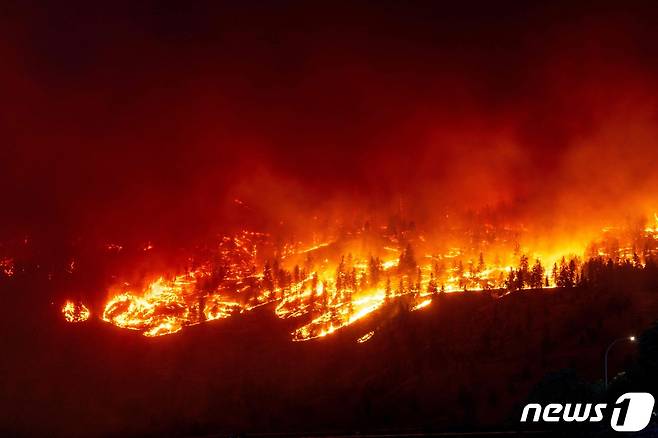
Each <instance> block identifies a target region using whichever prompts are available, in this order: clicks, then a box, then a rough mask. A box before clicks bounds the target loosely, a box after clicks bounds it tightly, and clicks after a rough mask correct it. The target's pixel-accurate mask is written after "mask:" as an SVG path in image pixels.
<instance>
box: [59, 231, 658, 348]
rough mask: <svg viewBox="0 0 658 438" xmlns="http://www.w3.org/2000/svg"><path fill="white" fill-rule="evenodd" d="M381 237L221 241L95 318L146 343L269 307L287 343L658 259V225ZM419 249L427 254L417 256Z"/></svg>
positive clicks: (251, 236)
mask: <svg viewBox="0 0 658 438" xmlns="http://www.w3.org/2000/svg"><path fill="white" fill-rule="evenodd" d="M380 230H381V231H378V233H380V235H378V237H377V238H378V239H379V241H380V242H381V243H380V244H379V247H377V246H372V247H370V248H368V249H367V251H366V250H364V249H363V248H364V244H363V241H365V240H364V239H371V240H372V235H370V237H368V236H367V235H366V234H365V233H366V232H365V231H362V230H357V231H354V232H352V233H350V234H349V235H348V237H347V238H345V237H343V238H342V240H341V238H338V237H334V238H332V239H330V240H327V241H324V242H322V241H321V242H317V241H315V242H312V243H310V244H304V243H303V242H301V241H299V242H295V243H283V244H282V245H280V246H278V247H277V246H276V245H274V244H273V241H274V239H272V237H271V236H270V235H269V234H267V233H258V232H253V231H247V230H245V231H242V232H240V233H238V234H236V235H234V236H224V237H221V238H220V240H219V246H218V248H217V249H216V251H215V253H216V255H215V256H213V257H212V260H210V259H209V260H205V261H202V262H194V263H192V265H193V268H188V269H186V272H184V273H182V274H177V275H160V276H158V277H156V278H155V279H153V280H150V281H148V282H146V283H145V286H143V287H139V286H136V285H129V284H127V283H126V284H121V285H118V286H117V287H115V288H113V291H112V293H111V295H110V298H109V300H108V301H107V303H106V304H105V306H104V309H103V311H102V316H101V318H102V319H103V320H104V321H106V322H109V323H111V324H113V325H115V326H117V327H121V328H125V329H130V330H136V331H139V332H141V333H142V334H143V335H144V336H149V337H152V336H161V335H167V334H172V333H176V332H178V331H180V330H182V329H183V328H184V327H187V326H192V325H196V324H200V323H203V322H208V321H213V320H218V319H224V318H229V317H231V316H232V315H235V314H238V313H244V312H248V311H250V310H252V309H255V308H257V307H261V306H264V305H268V304H271V305H272V306H273V309H274V312H275V314H276V315H277V316H278V317H279V318H282V319H295V320H296V321H299V325H298V327H297V328H296V329H295V330H293V331H292V332H291V338H292V340H293V341H307V340H311V339H316V338H322V337H324V336H327V335H330V334H332V333H335V332H336V331H337V330H340V329H341V328H343V327H346V326H348V325H350V324H353V323H355V322H356V321H359V320H361V319H363V318H366V317H368V316H369V315H370V314H371V313H372V312H373V311H375V310H377V309H379V308H381V307H382V306H384V305H385V304H387V303H389V302H393V301H394V300H399V299H403V300H404V302H405V303H407V305H408V309H409V310H411V311H416V310H420V309H423V308H426V307H428V306H429V305H430V304H431V303H432V301H433V300H432V299H433V297H434V296H435V295H437V294H439V293H443V292H445V293H456V292H461V291H487V292H488V293H493V294H495V295H496V296H498V297H502V296H505V295H506V294H507V293H509V292H510V291H512V290H519V289H534V288H554V287H556V286H560V285H561V284H560V281H559V280H558V277H559V276H560V272H561V271H564V270H565V269H567V264H568V263H575V266H577V267H578V266H581V264H582V262H583V261H584V260H587V259H588V258H591V257H603V258H609V259H613V260H627V261H628V262H629V263H634V264H644V263H645V261H646V260H647V259H648V258H649V257H654V256H656V255H658V231H657V230H658V220H656V223H655V224H653V225H647V226H643V227H642V228H641V229H640V231H637V233H636V235H635V236H632V238H624V237H623V236H626V235H627V234H628V231H627V230H625V229H617V228H615V227H606V228H605V229H603V230H602V231H601V233H600V234H599V237H598V238H597V239H593V240H590V241H588V240H585V239H584V238H582V239H580V240H579V239H578V238H576V237H575V236H574V238H572V239H571V240H569V239H561V240H560V239H557V240H555V239H554V240H553V241H551V242H550V244H547V243H545V242H544V243H541V242H539V243H540V244H535V246H534V247H533V246H531V245H529V244H526V245H522V244H520V243H519V242H518V240H517V239H518V236H519V231H517V230H514V229H510V228H503V229H502V230H497V232H496V233H494V232H493V231H494V228H493V226H486V227H485V230H489V231H487V232H491V233H492V235H495V238H490V237H488V236H487V235H484V236H483V237H481V238H482V239H483V240H482V242H479V243H478V245H477V246H475V247H472V246H471V247H470V248H469V247H466V246H459V245H457V243H458V242H456V241H455V242H448V243H447V244H445V243H444V244H443V245H442V249H441V245H439V244H433V243H432V242H433V240H432V239H431V238H430V237H427V236H426V235H418V236H416V237H414V235H413V233H412V232H411V231H410V232H408V233H407V234H406V235H403V237H404V238H405V240H407V242H408V243H406V244H401V243H400V238H399V236H396V235H392V234H390V233H389V234H387V233H386V228H383V229H381V228H380ZM411 242H413V243H414V245H411ZM588 242H589V243H588ZM414 247H415V248H417V249H414ZM638 248H642V250H641V251H639V250H638ZM418 250H422V251H423V252H424V253H425V254H424V255H422V256H420V255H417V254H416V252H417V251H418ZM373 254H378V255H373ZM189 260H191V261H193V259H189ZM402 297H404V298H402ZM83 308H84V306H83ZM64 311H65V315H79V316H70V317H69V316H67V320H69V321H77V320H84V319H86V318H87V317H88V316H89V315H88V310H87V309H86V308H84V311H78V310H76V307H75V305H74V304H73V303H67V306H65V309H64ZM67 312H68V313H67ZM76 312H77V313H76ZM84 315H86V316H84ZM363 342H365V341H363Z"/></svg>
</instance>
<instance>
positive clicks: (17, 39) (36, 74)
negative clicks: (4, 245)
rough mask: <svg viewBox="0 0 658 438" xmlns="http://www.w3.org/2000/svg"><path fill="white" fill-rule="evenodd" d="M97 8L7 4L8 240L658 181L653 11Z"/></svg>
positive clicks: (546, 195) (3, 221)
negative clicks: (332, 205) (238, 205)
mask: <svg viewBox="0 0 658 438" xmlns="http://www.w3.org/2000/svg"><path fill="white" fill-rule="evenodd" d="M97 3H99V2H78V3H77V4H76V3H72V4H71V3H69V4H68V5H67V6H62V5H61V4H56V3H54V2H53V4H51V5H49V6H45V5H32V6H22V7H19V8H12V7H7V6H3V8H4V9H5V10H4V12H3V13H2V17H3V18H2V19H1V20H2V22H1V23H0V24H1V26H0V29H1V30H0V35H1V36H2V38H0V57H1V59H2V60H3V65H2V69H0V80H1V83H2V85H1V87H2V96H3V98H2V105H3V111H2V115H1V116H0V133H1V135H2V159H1V164H0V171H1V172H2V174H1V176H0V183H2V187H3V192H4V198H5V200H6V202H5V203H4V206H5V208H3V211H2V218H0V226H2V227H3V230H4V231H5V232H15V231H16V230H21V231H23V230H31V232H37V231H35V230H40V231H41V232H44V233H56V234H57V233H60V234H62V235H75V234H79V233H100V234H103V233H108V234H113V233H114V234H121V233H144V232H147V233H151V234H162V235H172V234H177V235H186V234H188V233H192V234H193V233H196V232H199V233H203V232H205V231H207V230H208V229H211V228H213V227H216V226H217V224H221V223H222V221H224V220H227V219H226V218H225V212H226V208H225V205H226V202H227V200H231V199H233V198H235V197H240V198H245V197H246V198H248V201H249V203H250V204H258V203H262V204H263V206H262V209H261V210H260V211H269V210H271V209H274V210H276V208H275V206H281V205H283V206H284V207H285V208H284V210H285V212H284V213H287V214H290V213H291V212H292V211H298V212H304V214H306V213H308V212H310V211H311V210H312V209H313V206H318V205H324V203H327V202H330V201H333V200H336V199H339V200H340V201H337V202H339V203H340V202H343V203H345V204H347V205H350V204H351V203H359V202H360V201H362V200H367V202H368V204H367V205H368V207H369V208H378V207H379V206H381V208H388V207H389V206H390V204H391V203H392V202H393V201H392V200H394V199H398V197H400V196H404V197H405V199H407V202H408V203H410V204H412V205H416V206H419V208H422V209H427V208H428V206H431V205H437V204H438V205H444V204H445V205H448V204H449V205H459V206H462V205H463V206H465V207H475V208H478V207H481V206H484V205H493V206H496V205H499V204H501V203H513V204H514V203H516V204H518V205H522V206H524V207H523V208H524V209H525V208H526V206H527V211H528V212H530V213H528V214H535V213H536V212H537V211H545V210H547V209H551V210H555V209H565V208H571V209H573V208H574V205H583V206H584V207H583V209H585V210H586V211H588V212H591V211H597V212H599V211H600V208H601V204H602V203H603V202H604V200H606V199H610V198H611V197H612V198H615V199H618V198H620V197H621V198H624V199H626V198H628V199H630V198H633V199H632V200H631V201H629V204H628V205H629V208H635V207H637V206H638V205H642V206H644V205H645V203H646V200H647V199H648V198H650V197H651V196H652V195H653V194H654V193H655V192H654V190H655V189H653V187H655V185H654V182H656V180H655V178H656V177H658V171H656V170H654V167H655V165H654V164H652V163H655V161H654V159H655V158H658V157H657V155H658V152H656V150H657V149H658V148H656V146H655V143H654V140H653V138H655V137H654V134H658V129H656V124H655V122H656V106H655V103H656V80H655V79H656V73H657V71H658V64H657V63H658V61H657V60H658V57H657V56H656V55H658V53H656V52H658V48H657V47H656V44H655V41H657V40H658V38H657V37H658V35H657V34H658V31H657V30H656V26H655V18H656V14H655V13H654V11H653V10H652V9H651V2H646V3H633V2H615V3H604V2H594V3H591V4H586V3H585V2H583V3H581V4H578V5H573V4H571V3H572V2H563V3H555V2H550V4H544V5H540V4H539V3H534V2H518V3H516V4H515V3H507V2H502V3H499V2H463V1H462V2H387V1H380V2H368V3H366V2H347V3H342V4H339V3H335V2H327V3H321V2H300V3H292V2H244V3H247V4H239V5H238V4H237V2H194V4H192V5H190V4H188V3H190V2H132V3H138V4H130V3H131V2H128V3H127V4H126V5H120V4H117V3H116V2H108V3H107V4H106V5H100V4H97ZM240 3H242V2H240ZM631 190H632V191H633V192H634V193H637V194H638V197H637V199H635V198H634V197H632V196H627V194H628V192H629V191H631ZM565 193H567V194H566V195H565ZM592 199H594V200H592ZM590 201H591V202H590ZM296 207H297V208H296ZM617 207H618V204H617ZM284 213H282V211H278V210H277V214H278V215H282V214H284Z"/></svg>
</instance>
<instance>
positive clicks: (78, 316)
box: [62, 300, 91, 322]
mask: <svg viewBox="0 0 658 438" xmlns="http://www.w3.org/2000/svg"><path fill="white" fill-rule="evenodd" d="M62 314H63V315H64V319H65V320H66V321H67V322H83V321H86V320H88V319H89V317H90V316H91V312H89V309H88V308H87V306H85V305H84V304H82V303H81V302H79V301H78V302H73V301H70V300H69V301H66V303H64V307H62Z"/></svg>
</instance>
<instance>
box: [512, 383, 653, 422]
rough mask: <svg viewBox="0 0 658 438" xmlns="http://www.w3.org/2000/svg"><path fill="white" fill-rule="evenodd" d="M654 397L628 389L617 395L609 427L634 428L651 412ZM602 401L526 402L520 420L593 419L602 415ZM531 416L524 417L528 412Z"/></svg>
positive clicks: (647, 417)
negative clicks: (624, 392) (544, 404)
mask: <svg viewBox="0 0 658 438" xmlns="http://www.w3.org/2000/svg"><path fill="white" fill-rule="evenodd" d="M653 405H654V399H653V395H651V394H649V393H648V392H628V393H626V394H624V395H622V396H621V397H619V398H618V399H617V401H616V402H615V404H614V406H612V415H611V417H610V427H612V429H613V430H615V431H617V432H638V431H640V430H642V429H644V428H645V427H647V424H649V421H650V420H651V414H652V413H653ZM607 410H608V405H607V404H606V403H573V404H572V403H564V404H563V403H550V404H547V405H546V406H543V407H542V405H540V404H538V403H529V404H527V405H526V406H525V407H524V408H523V413H522V414H521V422H522V423H524V422H527V421H531V422H534V423H536V422H539V421H540V419H541V420H542V421H545V422H547V423H557V422H560V421H564V422H567V423H570V422H574V421H575V422H577V423H582V422H585V421H589V422H592V423H596V422H599V421H603V419H604V418H605V417H606V415H605V414H606V413H607ZM531 412H532V417H530V419H528V417H529V416H530V413H531Z"/></svg>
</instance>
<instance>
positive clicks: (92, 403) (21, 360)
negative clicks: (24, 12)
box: [0, 279, 658, 436]
mask: <svg viewBox="0 0 658 438" xmlns="http://www.w3.org/2000/svg"><path fill="white" fill-rule="evenodd" d="M46 287H47V284H45V283H44V284H29V283H28V282H27V280H26V279H16V280H14V281H8V282H5V283H3V284H2V285H1V286H0V297H2V300H3V301H4V303H3V305H2V309H3V315H2V318H1V323H0V324H2V333H4V335H5V336H3V338H2V340H0V342H2V344H3V345H2V352H3V356H2V359H0V394H2V397H0V432H2V434H3V435H6V436H11V435H55V436H162V435H167V436H239V435H242V436H356V435H358V436H409V435H413V436H494V435H500V436H514V435H518V436H526V435H528V436H534V435H535V434H537V435H543V432H542V431H541V428H538V429H539V430H538V431H536V432H535V431H528V432H523V433H520V432H516V430H522V429H524V427H523V425H521V424H520V423H519V422H518V419H519V416H518V413H519V410H518V409H519V406H520V404H521V403H523V402H524V401H525V400H526V399H527V397H528V396H529V394H530V393H531V391H532V390H533V388H534V387H535V386H536V385H537V383H538V382H539V381H541V380H542V378H543V377H544V376H545V375H546V374H547V373H551V372H555V371H558V370H562V369H565V368H568V369H570V370H572V371H569V373H571V374H569V375H576V376H578V378H582V379H583V380H584V381H587V382H589V383H590V384H592V385H594V386H596V385H597V381H599V384H600V379H601V374H602V362H601V361H602V353H603V350H604V349H605V346H606V345H607V343H608V342H609V341H610V340H611V339H614V338H615V337H619V335H627V334H639V333H641V332H642V331H643V330H645V329H646V328H647V327H650V326H651V324H652V322H653V321H654V319H655V318H656V317H657V316H658V293H655V292H641V293H630V292H628V293H623V294H622V293H619V292H614V293H613V292H601V291H592V290H587V289H570V290H543V291H521V292H515V293H512V294H510V295H507V296H505V297H503V298H500V299H496V298H494V297H493V296H490V295H489V294H486V293H482V292H469V293H458V294H452V295H450V294H448V295H447V296H444V297H437V298H435V300H434V301H433V302H432V304H431V305H430V306H428V307H427V308H424V309H422V310H419V311H415V312H409V311H408V310H406V309H405V308H404V306H403V305H400V304H399V303H392V304H391V305H389V306H387V307H385V308H383V309H381V310H380V311H378V312H376V313H375V314H373V315H371V316H369V317H367V318H365V319H364V320H363V321H360V322H358V323H357V324H354V325H353V326H350V327H347V328H345V329H344V330H341V331H339V332H338V333H336V334H334V335H332V336H329V337H327V338H323V339H320V340H317V341H311V342H301V343H299V342H291V341H290V335H289V333H290V331H291V330H292V329H293V326H294V323H293V322H289V321H282V320H278V319H276V318H275V316H274V315H273V312H271V309H262V310H261V311H254V312H251V313H249V314H246V315H243V316H238V317H233V318H230V319H227V320H220V321H215V322H211V323H207V324H205V325H201V326H195V327H189V328H187V329H185V330H183V331H182V332H181V333H178V334H175V335H171V336H165V337H160V338H144V337H142V336H140V335H139V334H136V333H134V332H130V331H125V330H121V329H117V328H115V327H113V326H110V325H108V324H106V323H103V322H101V321H99V320H98V319H97V318H92V320H90V321H88V322H86V323H82V324H77V325H76V324H67V323H65V322H64V321H63V320H62V319H61V315H60V314H59V312H58V309H57V306H55V305H54V304H51V303H50V302H47V301H40V300H34V298H33V297H34V296H35V292H34V291H35V290H36V291H39V292H38V293H39V294H43V296H47V294H48V291H47V290H46V289H45V288H46ZM40 288H44V289H43V292H42V291H41V289H40ZM370 330H375V335H374V336H373V338H372V339H371V340H369V341H368V342H366V343H363V344H359V343H356V342H355V341H356V339H357V338H359V337H360V336H362V335H363V334H364V333H367V332H368V331H370ZM635 351H636V347H635V346H633V345H630V344H629V345H619V346H618V347H615V351H614V352H613V353H612V354H611V357H610V370H611V375H613V376H614V375H615V374H617V373H618V372H620V371H622V370H623V369H625V368H626V367H628V366H630V365H631V364H632V363H633V361H634V360H635V357H636V353H635ZM508 431H511V432H508ZM595 432H596V433H605V430H604V429H603V430H598V431H595ZM579 433H582V434H589V433H591V431H581V432H579ZM646 433H649V431H647V432H646ZM469 434H471V435H469ZM647 436H649V435H647Z"/></svg>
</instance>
